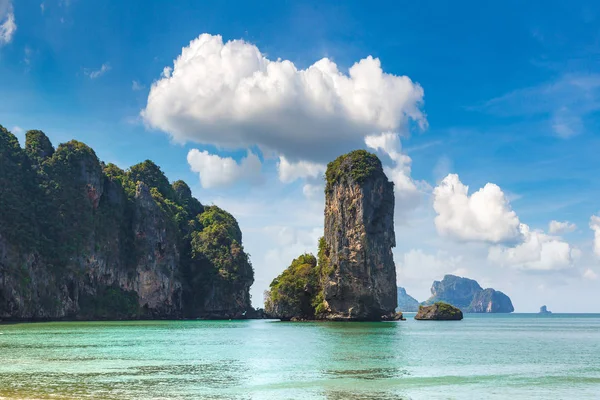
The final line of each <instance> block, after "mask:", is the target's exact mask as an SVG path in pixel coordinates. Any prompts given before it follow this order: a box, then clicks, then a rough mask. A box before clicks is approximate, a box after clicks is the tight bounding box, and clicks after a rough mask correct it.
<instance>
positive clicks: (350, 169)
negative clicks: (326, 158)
mask: <svg viewBox="0 0 600 400" xmlns="http://www.w3.org/2000/svg"><path fill="white" fill-rule="evenodd" d="M382 171H383V168H382V166H381V161H380V160H379V158H377V156H376V155H375V154H372V153H369V152H368V151H366V150H355V151H352V152H350V153H348V154H344V155H342V156H339V157H338V158H336V159H335V160H333V161H331V162H330V163H329V164H327V171H326V172H325V179H326V181H327V184H326V187H325V191H326V192H329V191H331V189H332V188H333V185H335V184H336V183H338V182H340V181H341V180H342V179H343V178H344V177H347V178H348V177H349V178H351V179H352V180H353V181H355V182H357V183H359V184H361V183H363V182H364V181H365V180H366V179H367V178H368V177H370V176H372V175H374V174H377V173H382Z"/></svg>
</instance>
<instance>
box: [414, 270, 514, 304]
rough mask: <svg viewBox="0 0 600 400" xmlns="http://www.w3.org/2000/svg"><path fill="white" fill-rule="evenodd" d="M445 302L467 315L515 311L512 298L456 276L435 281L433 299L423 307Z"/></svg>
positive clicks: (432, 291)
mask: <svg viewBox="0 0 600 400" xmlns="http://www.w3.org/2000/svg"><path fill="white" fill-rule="evenodd" d="M440 301H441V302H445V303H448V304H451V305H453V306H455V307H458V308H460V309H461V310H462V311H463V312H466V313H511V312H513V311H514V310H515V309H514V307H513V305H512V302H511V300H510V298H509V297H508V296H507V295H505V294H504V293H502V292H500V291H497V290H494V289H489V288H488V289H483V288H482V287H481V286H479V283H477V281H474V280H473V279H468V278H462V277H459V276H455V275H446V276H444V279H442V280H441V281H434V282H433V285H432V286H431V297H430V298H429V299H428V300H426V301H424V302H423V303H422V304H423V305H426V306H427V305H431V304H434V303H437V302H440Z"/></svg>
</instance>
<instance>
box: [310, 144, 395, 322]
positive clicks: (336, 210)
mask: <svg viewBox="0 0 600 400" xmlns="http://www.w3.org/2000/svg"><path fill="white" fill-rule="evenodd" d="M325 176H326V179H327V182H326V188H325V235H324V238H325V241H324V248H322V249H321V254H320V258H322V259H324V260H325V263H324V264H326V267H324V268H322V270H321V284H322V286H323V292H322V293H323V308H324V310H323V311H324V312H323V317H325V318H327V319H333V320H380V319H382V318H387V317H389V316H391V315H392V314H393V313H394V310H395V308H396V303H397V293H396V268H395V265H394V259H393V256H392V247H394V246H395V245H396V239H395V235H394V184H393V183H392V182H390V181H388V179H387V177H386V175H385V174H384V172H383V168H382V166H381V161H380V160H379V159H378V158H377V156H375V155H374V154H371V153H369V152H367V151H365V150H356V151H353V152H351V153H348V154H345V155H343V156H340V157H338V158H337V159H336V160H335V161H333V162H330V163H329V164H328V166H327V172H326V174H325ZM322 264H323V263H322Z"/></svg>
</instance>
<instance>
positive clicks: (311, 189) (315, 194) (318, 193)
mask: <svg viewBox="0 0 600 400" xmlns="http://www.w3.org/2000/svg"><path fill="white" fill-rule="evenodd" d="M324 190H325V188H324V185H323V184H320V185H315V184H312V183H307V184H305V185H304V186H302V193H304V196H305V197H306V198H307V199H310V200H315V199H322V203H325V194H324Z"/></svg>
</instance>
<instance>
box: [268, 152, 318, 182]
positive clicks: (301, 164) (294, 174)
mask: <svg viewBox="0 0 600 400" xmlns="http://www.w3.org/2000/svg"><path fill="white" fill-rule="evenodd" d="M325 169H326V167H325V165H324V164H318V163H313V162H310V161H298V162H289V161H288V160H287V159H286V158H285V157H283V156H280V157H279V163H278V164H277V171H278V173H279V180H280V181H281V182H283V183H290V182H293V181H295V180H296V179H301V178H318V177H320V176H322V175H323V174H324V173H325Z"/></svg>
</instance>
